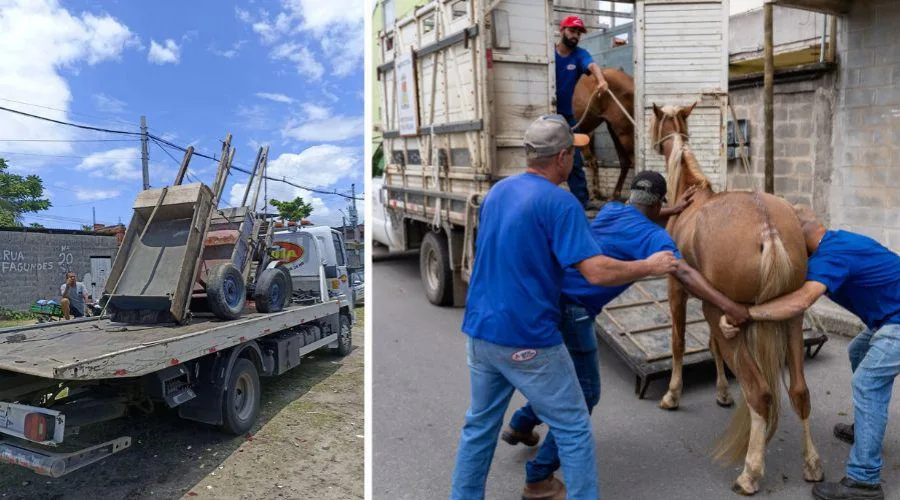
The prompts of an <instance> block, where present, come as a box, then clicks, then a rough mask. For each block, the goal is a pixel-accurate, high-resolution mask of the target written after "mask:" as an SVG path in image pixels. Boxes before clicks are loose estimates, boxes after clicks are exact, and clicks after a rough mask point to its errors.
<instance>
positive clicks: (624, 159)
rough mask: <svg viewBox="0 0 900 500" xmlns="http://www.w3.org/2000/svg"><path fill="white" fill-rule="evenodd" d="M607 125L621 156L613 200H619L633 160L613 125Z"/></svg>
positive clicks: (617, 152) (617, 151) (617, 153)
mask: <svg viewBox="0 0 900 500" xmlns="http://www.w3.org/2000/svg"><path fill="white" fill-rule="evenodd" d="M607 127H608V128H609V135H610V137H612V142H613V145H614V146H615V148H616V155H617V156H618V157H619V179H618V180H617V181H616V189H615V190H614V191H613V197H612V199H613V200H619V199H621V197H622V186H623V185H624V184H625V178H626V177H628V169H630V168H631V164H632V163H633V162H632V159H631V154H629V153H628V150H627V149H626V148H625V146H624V145H623V144H622V139H621V138H619V136H618V135H616V132H615V131H614V130H613V128H612V125H611V124H609V123H607ZM673 203H674V202H673Z"/></svg>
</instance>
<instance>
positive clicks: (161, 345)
mask: <svg viewBox="0 0 900 500" xmlns="http://www.w3.org/2000/svg"><path fill="white" fill-rule="evenodd" d="M337 312H338V302H337V301H331V302H325V303H320V304H314V305H308V306H292V307H289V308H287V309H285V310H283V311H281V312H277V313H267V314H263V313H258V312H255V311H254V312H252V313H250V314H248V315H246V316H244V317H242V318H241V319H239V320H233V321H223V320H219V319H217V318H215V317H214V316H212V315H209V316H207V317H201V316H196V317H195V318H194V320H193V321H192V322H191V324H189V325H186V326H177V325H126V324H122V323H113V322H111V321H109V320H108V319H100V320H92V319H88V320H83V321H77V322H57V323H53V324H50V325H48V324H41V325H35V326H33V327H24V328H23V327H18V328H10V329H4V330H0V371H4V370H5V371H9V372H15V373H21V374H24V375H32V376H35V377H43V378H51V379H57V380H99V379H109V378H119V377H139V376H141V375H147V374H149V373H153V372H156V371H159V370H162V369H164V368H166V367H169V366H173V365H178V364H180V363H183V362H185V361H190V360H193V359H196V358H199V357H202V356H205V355H207V354H210V353H213V352H216V351H221V350H225V349H228V348H230V347H234V346H236V345H239V344H242V343H244V342H246V341H248V340H254V339H258V338H260V337H264V336H266V335H268V334H269V333H271V332H277V331H281V330H285V329H287V328H290V327H292V326H294V325H299V324H304V323H308V322H311V321H315V320H318V319H321V318H324V317H327V316H329V315H332V314H337ZM323 340H325V339H323ZM333 340H334V339H332V341H333ZM329 343H330V342H329Z"/></svg>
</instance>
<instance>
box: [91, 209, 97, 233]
mask: <svg viewBox="0 0 900 500" xmlns="http://www.w3.org/2000/svg"><path fill="white" fill-rule="evenodd" d="M91 213H93V214H94V215H93V223H94V225H93V226H91V230H93V229H94V228H95V227H97V207H91Z"/></svg>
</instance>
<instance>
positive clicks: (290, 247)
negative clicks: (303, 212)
mask: <svg viewBox="0 0 900 500" xmlns="http://www.w3.org/2000/svg"><path fill="white" fill-rule="evenodd" d="M272 244H273V246H275V247H277V249H276V250H275V251H274V252H272V257H273V258H274V259H275V260H274V261H273V262H272V263H270V264H269V265H270V266H274V265H276V264H278V263H281V264H283V265H284V266H285V267H287V269H288V271H289V272H290V274H291V282H292V284H293V289H294V290H296V291H298V292H300V293H302V294H305V295H308V296H319V297H321V298H322V300H328V299H329V298H338V299H339V300H342V307H343V301H346V302H347V304H348V307H349V308H350V309H351V310H352V309H353V308H352V307H351V306H350V303H351V300H352V297H353V293H352V285H351V283H350V273H349V272H348V270H347V249H346V246H345V245H344V238H343V236H341V233H340V232H339V231H335V230H334V229H331V228H330V227H327V226H312V227H310V226H307V227H288V228H287V229H285V230H280V231H276V232H275V233H274V235H273V236H272ZM320 272H321V273H323V274H324V276H325V284H324V287H323V286H322V284H321V282H320V279H319V275H320V274H319V273H320ZM323 288H324V289H323ZM341 296H342V297H343V298H342V299H341Z"/></svg>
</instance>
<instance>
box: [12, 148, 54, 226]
mask: <svg viewBox="0 0 900 500" xmlns="http://www.w3.org/2000/svg"><path fill="white" fill-rule="evenodd" d="M8 168H9V165H7V163H6V160H4V159H3V158H0V226H4V227H22V216H23V215H25V214H27V213H36V212H40V211H43V210H47V209H48V208H50V206H51V205H50V200H47V199H44V198H43V196H44V184H43V182H41V178H40V177H38V176H36V175H29V176H21V175H16V174H11V173H9V172H7V169H8Z"/></svg>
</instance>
